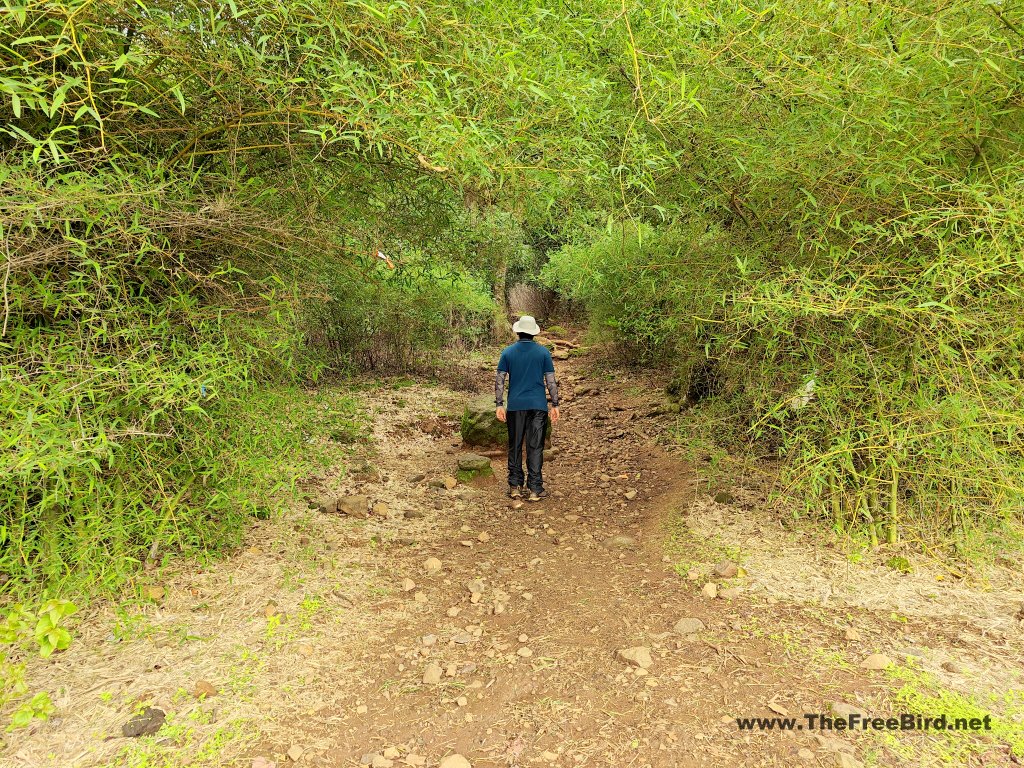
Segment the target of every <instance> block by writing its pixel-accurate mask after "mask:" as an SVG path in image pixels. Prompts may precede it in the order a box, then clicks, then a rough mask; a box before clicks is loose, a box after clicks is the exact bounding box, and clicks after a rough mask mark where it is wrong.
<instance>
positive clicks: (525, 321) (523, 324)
mask: <svg viewBox="0 0 1024 768" xmlns="http://www.w3.org/2000/svg"><path fill="white" fill-rule="evenodd" d="M512 333H528V334H530V335H531V336H536V335H537V334H538V333H540V326H539V325H537V321H536V320H534V319H533V317H532V316H530V315H523V316H522V317H520V318H519V319H518V320H516V322H515V324H514V325H513V326H512Z"/></svg>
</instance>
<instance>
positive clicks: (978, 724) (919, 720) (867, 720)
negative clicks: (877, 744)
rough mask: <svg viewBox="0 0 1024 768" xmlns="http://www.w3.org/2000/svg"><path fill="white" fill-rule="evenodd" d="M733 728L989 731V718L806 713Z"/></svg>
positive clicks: (744, 720)
mask: <svg viewBox="0 0 1024 768" xmlns="http://www.w3.org/2000/svg"><path fill="white" fill-rule="evenodd" d="M736 725H737V727H738V728H739V729H740V730H741V731H868V730H870V731H991V730H992V717H991V715H985V716H984V717H947V716H946V715H936V716H935V717H927V716H924V715H916V714H909V713H904V714H901V715H895V716H892V717H867V716H865V715H860V714H858V713H856V712H851V713H850V714H849V715H845V716H842V717H839V716H833V715H824V714H821V713H816V712H807V713H804V714H803V715H801V716H799V717H737V718H736Z"/></svg>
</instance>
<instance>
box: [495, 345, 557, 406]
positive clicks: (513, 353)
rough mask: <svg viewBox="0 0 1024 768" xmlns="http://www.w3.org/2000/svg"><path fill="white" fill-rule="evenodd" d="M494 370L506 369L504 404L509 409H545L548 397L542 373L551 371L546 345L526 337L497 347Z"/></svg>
mask: <svg viewBox="0 0 1024 768" xmlns="http://www.w3.org/2000/svg"><path fill="white" fill-rule="evenodd" d="M498 370H499V371H505V372H507V373H508V405H507V406H506V407H507V410H510V411H546V410H547V409H548V398H547V396H546V395H545V393H544V374H545V373H554V372H555V364H554V363H553V362H552V361H551V353H550V352H549V351H548V348H547V347H545V346H543V345H541V344H538V343H537V342H535V341H531V340H529V339H520V340H519V341H517V342H516V343H515V344H511V345H509V346H507V347H505V349H503V350H502V351H501V357H500V358H499V359H498Z"/></svg>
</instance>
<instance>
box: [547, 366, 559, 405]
mask: <svg viewBox="0 0 1024 768" xmlns="http://www.w3.org/2000/svg"><path fill="white" fill-rule="evenodd" d="M544 386H546V387H547V388H548V396H549V397H550V398H551V407H553V408H557V407H558V382H556V381H555V372H554V371H550V372H548V373H545V374H544Z"/></svg>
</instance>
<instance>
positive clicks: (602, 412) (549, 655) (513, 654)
mask: <svg viewBox="0 0 1024 768" xmlns="http://www.w3.org/2000/svg"><path fill="white" fill-rule="evenodd" d="M587 368H588V365H587V361H586V360H585V359H583V360H581V359H579V358H574V359H573V360H572V361H571V362H570V361H562V362H560V364H559V371H560V378H561V381H562V388H563V392H564V393H565V399H566V405H565V407H564V408H563V420H562V422H561V423H560V424H559V425H558V426H557V427H556V429H555V430H554V433H553V446H554V449H555V450H554V453H555V456H554V457H553V458H552V459H551V460H549V462H548V463H547V464H546V482H547V485H548V487H549V489H550V490H551V492H552V497H551V498H550V499H549V500H547V501H545V502H542V503H540V504H523V503H513V502H511V501H510V500H508V499H507V498H505V497H504V489H505V484H504V472H503V463H504V456H503V455H501V456H498V457H496V458H495V459H494V462H493V463H494V468H495V473H496V477H495V478H494V479H493V480H492V481H488V482H483V483H478V484H477V486H476V487H466V486H462V485H460V486H457V487H455V488H452V489H449V488H446V487H444V486H443V485H441V487H434V486H437V485H440V483H438V482H434V483H433V485H432V484H431V481H432V480H443V478H444V477H445V476H447V475H450V474H452V473H453V471H454V467H455V460H456V455H457V453H458V452H459V451H460V450H461V448H460V447H459V440H458V435H457V433H454V434H452V433H447V434H439V431H438V430H434V432H435V435H434V436H431V435H430V434H429V433H424V432H423V430H416V429H415V428H412V429H410V428H409V425H408V424H405V426H404V427H403V423H404V422H407V421H408V417H409V414H408V413H403V412H402V410H401V409H400V408H395V409H394V410H393V409H391V408H385V409H384V411H385V412H386V413H391V414H393V417H391V418H389V417H387V416H384V414H382V419H381V421H380V423H379V426H378V444H379V445H387V444H391V445H395V446H396V448H395V452H394V453H393V454H388V453H385V452H381V453H380V454H379V455H378V457H377V458H376V459H375V463H376V467H377V468H378V469H379V470H381V471H382V472H383V473H384V474H385V475H387V476H388V479H389V481H390V482H389V484H390V485H397V486H399V488H401V487H402V485H403V484H404V485H405V488H402V490H400V491H399V492H397V493H395V494H393V500H392V502H391V503H392V505H396V504H397V505H398V506H405V507H407V508H406V509H405V510H404V512H403V513H402V518H403V520H405V521H407V522H408V520H409V519H410V518H411V519H412V520H413V521H418V520H419V519H420V515H421V514H423V510H426V513H425V514H426V517H425V520H426V521H427V522H428V523H430V524H433V526H434V527H431V528H429V531H430V532H429V534H425V535H421V536H412V537H411V538H407V540H412V541H415V542H416V544H415V545H413V546H406V547H401V548H397V549H395V550H394V551H393V553H392V556H391V557H389V567H390V568H391V569H392V570H391V581H392V584H393V585H395V586H396V587H397V588H398V590H399V591H398V595H399V597H398V599H399V600H401V601H402V603H403V607H404V610H403V612H402V615H401V617H400V618H398V619H397V620H396V621H395V622H393V623H391V624H390V626H389V627H388V631H387V633H386V634H384V635H382V636H381V637H380V638H379V642H378V643H377V648H376V650H377V651H378V652H377V653H376V654H374V655H372V656H371V657H370V658H368V659H366V660H365V663H364V664H362V665H361V667H360V672H359V678H360V679H361V681H362V683H361V685H359V686H358V687H357V688H356V689H354V690H351V691H349V697H348V700H347V701H346V702H345V704H344V705H343V706H344V708H345V709H346V710H347V711H351V712H355V713H356V716H355V717H347V718H345V719H344V722H343V724H341V723H339V725H338V726H334V725H333V724H331V723H330V722H329V721H328V722H325V723H324V727H323V729H322V730H318V729H316V727H315V725H313V724H312V723H310V722H308V721H303V722H302V723H296V727H297V728H301V729H309V728H312V729H313V730H314V731H315V734H309V735H307V736H306V737H304V738H296V742H297V743H309V742H311V741H312V742H319V743H322V744H326V743H327V742H328V741H330V742H332V746H331V748H330V749H328V750H326V751H325V752H324V753H323V755H322V756H321V757H320V758H316V759H314V758H312V757H311V759H310V764H323V765H348V764H351V765H356V764H360V763H361V764H371V765H378V766H388V765H392V764H395V765H401V764H408V765H423V764H427V765H435V764H438V761H441V762H440V764H441V765H443V766H445V768H449V766H451V767H452V768H454V767H455V766H460V765H465V763H463V762H458V761H457V760H454V761H452V760H450V761H449V762H447V763H446V762H443V758H445V757H447V756H450V755H461V756H464V757H465V758H466V759H467V760H468V761H469V762H470V763H471V764H472V765H473V766H477V767H478V768H482V767H483V766H515V765H531V764H541V765H543V764H550V765H561V766H575V765H586V766H629V765H635V766H665V767H668V766H696V765H794V764H801V763H803V764H817V758H816V757H815V754H816V753H817V752H821V751H823V750H824V752H823V754H824V755H825V760H826V764H840V763H839V762H838V761H839V760H840V759H842V758H839V757H836V754H841V755H844V756H845V755H852V752H853V751H854V749H855V748H854V746H853V745H852V743H847V742H843V743H836V742H835V741H834V740H833V741H830V742H828V743H825V742H819V741H816V740H814V739H813V738H798V737H797V735H796V734H791V733H787V734H782V735H780V734H777V733H776V734H771V735H765V734H750V733H742V732H740V731H739V730H738V728H737V726H736V723H735V717H737V716H771V715H772V714H773V713H775V714H778V713H781V712H803V711H829V710H828V707H829V706H830V704H831V702H833V701H834V700H835V699H836V697H837V695H839V693H840V692H844V691H847V690H852V689H854V688H856V687H858V686H863V685H869V683H866V682H865V681H864V680H863V679H862V678H861V677H859V676H858V675H856V674H853V673H851V672H838V671H835V670H828V671H827V672H825V671H823V670H822V669H815V668H810V667H807V666H805V665H804V664H803V663H799V662H795V661H793V660H791V659H788V658H787V657H786V656H785V655H782V656H780V655H779V649H778V647H777V644H774V643H772V642H770V641H768V640H766V639H765V637H764V632H762V631H758V632H754V630H760V629H761V628H767V629H771V628H772V624H773V622H774V616H773V614H774V612H775V609H774V607H773V606H772V605H771V604H769V603H765V602H764V601H763V600H762V601H760V604H752V603H750V602H749V601H748V600H746V599H745V598H744V596H743V593H742V585H741V581H742V579H736V575H737V574H736V565H735V564H733V563H731V562H729V561H728V560H724V561H723V562H721V563H720V564H718V565H719V573H718V574H717V575H716V574H715V573H714V572H710V573H697V572H695V573H692V574H685V573H684V574H682V575H681V574H680V573H679V572H678V570H677V569H676V567H674V566H675V560H674V559H673V557H671V556H670V555H669V554H667V552H668V550H667V549H666V542H667V541H668V540H669V538H670V530H669V525H670V520H671V519H672V517H673V515H676V514H678V513H679V511H680V510H684V509H686V508H687V505H688V504H689V502H690V501H691V500H692V499H693V497H694V495H695V494H696V493H697V490H696V487H695V477H694V475H693V473H692V472H691V471H690V470H689V468H688V467H687V466H685V465H684V464H683V463H681V462H680V461H679V460H678V459H676V458H673V457H671V456H668V455H666V454H665V453H663V452H662V451H661V450H659V449H658V448H657V447H656V446H655V445H653V443H652V440H651V436H652V435H653V434H656V433H657V431H658V429H659V425H658V424H657V422H656V421H655V420H654V419H653V418H652V417H651V416H650V414H651V413H652V412H653V413H656V412H657V411H658V400H659V394H660V393H659V390H658V389H657V388H655V387H653V386H651V387H650V388H649V389H648V388H647V387H646V382H642V381H637V380H636V379H632V380H630V381H628V382H626V381H616V380H615V379H614V378H605V377H595V376H594V375H593V374H591V373H588V371H587ZM481 376H484V377H485V376H486V374H484V373H481ZM627 390H630V391H627ZM638 390H639V393H638ZM646 392H649V394H646ZM408 400H409V397H408V395H407V394H405V393H399V394H397V395H396V396H395V403H394V404H395V405H396V406H397V404H398V402H399V401H402V402H408ZM432 406H433V408H434V409H435V410H440V411H442V412H443V411H445V410H446V408H447V407H448V406H449V404H448V403H444V402H442V403H430V402H426V403H420V408H422V409H423V410H424V411H427V412H429V411H430V410H431V407H432ZM420 423H421V424H423V423H424V422H422V421H421V422H420ZM431 424H432V422H431V421H430V419H429V417H426V419H425V426H426V427H427V429H428V431H429V429H430V427H431ZM645 430H647V431H649V432H650V433H651V435H648V434H645ZM417 431H418V432H419V434H417ZM441 432H444V431H443V430H441ZM449 437H451V438H453V439H447V438H449ZM397 446H401V447H400V448H399V447H397ZM376 479H377V478H371V479H370V480H369V481H367V482H366V483H364V484H360V485H359V486H358V487H356V488H355V489H353V490H354V491H355V492H357V493H360V494H363V493H366V494H369V496H370V497H372V496H373V494H374V492H375V490H376V489H375V487H374V485H375V483H376ZM378 494H379V491H378ZM370 501H371V503H372V498H371V499H370ZM403 530H404V534H403V535H404V536H406V537H409V533H410V530H409V527H408V525H406V524H403ZM424 530H425V531H426V530H427V529H426V528H425V529H424ZM712 590H716V591H718V592H719V595H720V596H717V597H713V596H710V595H711V593H712ZM267 746H268V748H269V750H271V751H274V748H275V747H276V751H277V752H278V753H280V752H281V751H282V746H283V745H280V744H277V745H267ZM318 761H319V762H318ZM332 761H333V762H332ZM346 761H347V762H346ZM842 764H844V765H851V766H852V765H856V763H855V762H853V758H852V756H851V757H850V759H849V760H848V761H847V762H844V763H842Z"/></svg>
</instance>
